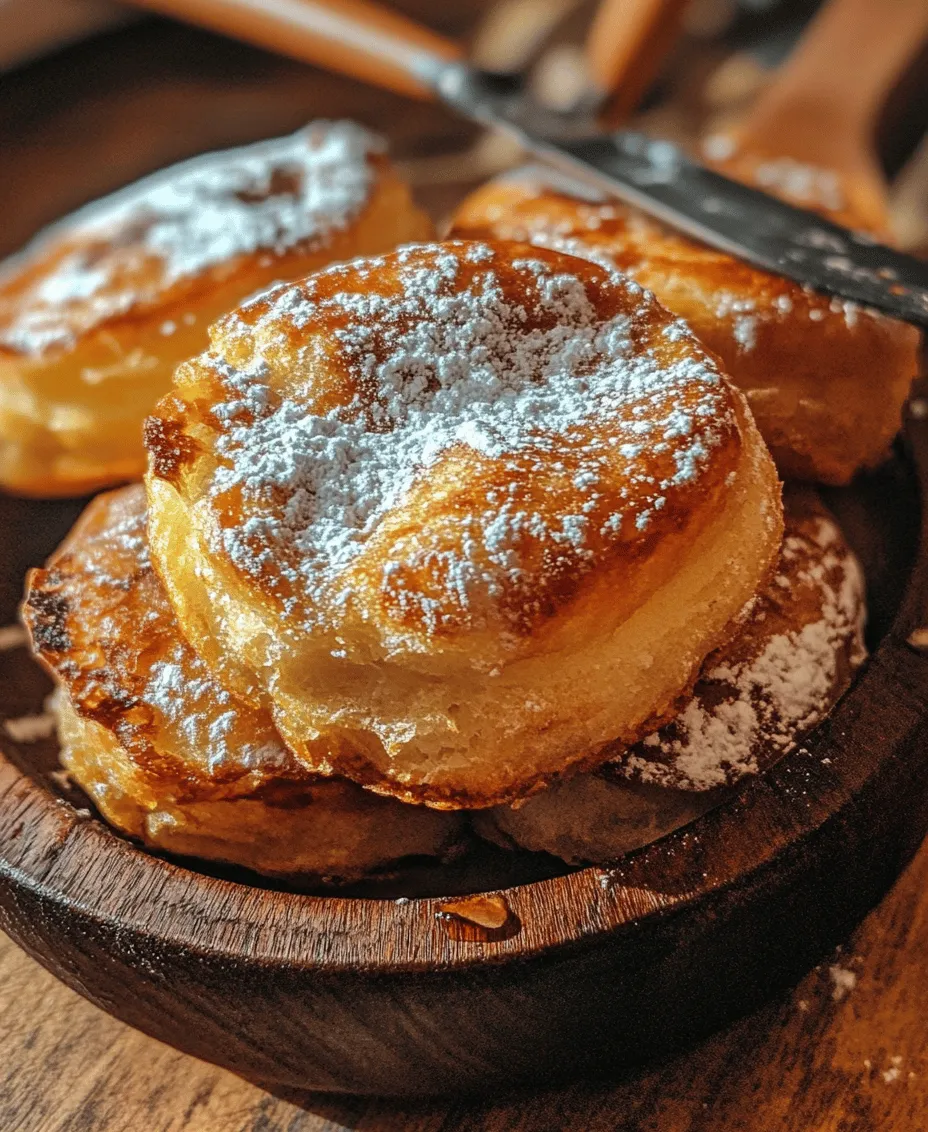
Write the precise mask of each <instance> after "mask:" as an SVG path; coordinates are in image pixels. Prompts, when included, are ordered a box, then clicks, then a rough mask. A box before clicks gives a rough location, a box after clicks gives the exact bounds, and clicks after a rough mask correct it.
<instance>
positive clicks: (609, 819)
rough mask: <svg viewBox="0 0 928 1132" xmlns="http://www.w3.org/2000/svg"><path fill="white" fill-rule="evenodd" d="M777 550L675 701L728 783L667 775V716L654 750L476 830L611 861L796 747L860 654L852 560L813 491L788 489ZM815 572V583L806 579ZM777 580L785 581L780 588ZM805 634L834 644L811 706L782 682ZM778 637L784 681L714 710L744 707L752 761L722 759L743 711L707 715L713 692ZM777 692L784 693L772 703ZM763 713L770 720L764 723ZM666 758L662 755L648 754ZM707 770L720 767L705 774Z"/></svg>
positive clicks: (799, 658) (727, 794) (787, 680)
mask: <svg viewBox="0 0 928 1132" xmlns="http://www.w3.org/2000/svg"><path fill="white" fill-rule="evenodd" d="M790 541H792V542H793V544H795V543H799V544H800V545H801V550H800V553H799V559H798V565H797V566H794V567H792V568H791V567H790V564H789V560H788V559H787V558H786V557H784V556H783V555H785V554H788V553H789V550H788V546H789V543H790ZM783 555H781V558H780V560H779V562H778V565H777V570H776V571H775V575H774V577H773V578H772V579H771V581H770V582H769V583H768V585H767V587H766V588H765V590H764V591H762V593H761V594H760V595H759V600H758V601H757V602H755V603H752V606H753V608H752V609H751V610H750V611H749V612H748V614H747V617H746V620H745V624H744V628H743V629H742V631H740V632H739V633H738V634H737V635H736V636H735V637H734V638H733V640H732V641H731V642H730V644H729V645H728V646H727V647H724V648H722V649H720V650H718V651H717V652H716V653H714V654H713V655H712V656H710V657H709V658H708V659H707V660H706V663H705V665H704V666H703V671H702V674H701V678H700V681H698V682H697V685H696V690H695V692H694V696H693V698H692V700H691V701H690V700H684V701H683V702H682V703H681V704H680V705H678V707H679V708H680V711H679V712H678V713H677V716H678V718H680V719H684V718H685V713H686V709H687V707H688V705H689V704H690V703H692V704H693V705H695V706H698V708H699V710H698V712H697V717H700V716H701V722H700V725H701V726H706V725H708V726H707V730H706V731H705V733H704V734H702V735H700V737H698V738H697V739H695V740H691V741H695V742H696V743H701V744H703V745H705V746H707V750H706V751H705V753H704V755H703V757H712V758H713V759H715V760H717V762H718V768H717V769H718V771H719V772H724V773H723V774H722V775H721V776H722V777H726V778H727V782H725V783H724V784H721V785H715V786H710V787H709V788H707V789H701V788H697V787H696V785H695V784H693V783H690V784H689V785H687V784H686V781H685V774H679V773H677V772H674V773H670V768H671V766H672V759H673V758H676V757H678V755H677V754H675V753H674V752H675V745H674V744H675V739H674V734H675V732H674V726H675V725H674V724H673V723H671V725H670V726H669V727H668V728H665V729H664V730H663V731H658V732H655V734H654V735H653V737H652V738H653V739H654V740H655V741H656V742H655V744H654V745H653V746H649V744H648V743H647V742H644V743H639V744H637V745H636V746H635V747H634V748H632V749H630V750H625V751H622V750H618V751H617V752H616V753H614V754H613V757H612V759H611V760H610V761H609V762H607V763H605V764H604V765H603V766H601V767H600V768H598V769H597V770H596V771H594V772H592V773H589V774H583V775H579V776H577V777H575V778H572V779H571V780H569V781H567V782H564V783H563V784H556V785H555V786H554V787H553V788H552V790H551V791H549V792H548V793H547V794H546V795H541V796H538V797H535V798H532V799H529V800H528V802H527V803H526V804H525V805H524V806H516V807H508V806H501V807H498V808H497V809H494V810H489V811H484V812H482V813H480V814H478V815H476V819H475V827H476V830H477V832H478V834H479V835H480V836H482V837H484V838H486V839H487V840H489V841H491V842H494V843H496V844H499V845H501V846H503V847H506V848H522V849H527V850H531V851H535V852H539V851H543V852H548V853H552V854H554V855H555V856H559V857H561V858H562V859H563V860H565V861H567V862H568V863H569V864H573V865H586V864H598V865H609V864H612V863H614V862H615V861H616V860H618V859H619V858H620V857H621V856H623V855H624V854H626V853H629V852H631V851H633V850H635V849H638V848H641V847H642V846H644V845H646V844H648V843H650V842H652V841H655V840H657V839H658V838H660V837H663V836H665V835H667V834H668V833H671V832H672V831H673V830H675V829H679V828H681V827H682V826H686V825H688V824H689V823H690V822H691V821H694V820H695V819H696V818H698V817H699V816H701V815H702V814H704V813H707V812H708V811H709V810H712V809H714V808H715V807H716V806H717V805H719V804H720V803H722V802H724V801H725V800H727V799H730V798H731V797H733V795H734V794H735V793H736V790H737V789H738V788H739V787H740V785H741V784H742V782H743V781H746V780H747V779H749V778H752V777H755V776H757V775H759V774H763V773H764V772H765V771H766V770H769V769H770V768H771V767H772V766H773V765H774V764H775V763H776V762H777V761H778V760H779V759H780V758H782V757H784V756H785V755H787V754H789V753H790V752H791V751H795V750H796V749H797V747H799V746H800V745H801V743H802V739H803V736H804V735H805V734H807V733H808V731H809V730H810V729H811V728H812V727H814V726H815V725H816V724H818V723H819V722H820V721H821V720H822V719H824V718H825V717H826V716H827V715H828V714H829V712H830V711H831V710H832V708H833V707H834V705H835V703H837V701H838V700H839V699H840V697H841V696H842V695H843V694H844V692H845V691H846V690H847V688H848V686H849V685H850V683H851V680H852V679H853V675H854V672H855V671H856V669H857V668H858V667H859V666H860V665H861V664H862V663H863V660H864V659H865V657H866V649H865V648H864V644H863V623H864V618H865V613H866V607H865V603H864V582H863V575H862V573H861V571H860V567H859V565H858V563H857V561H856V559H855V557H854V555H853V553H852V552H851V551H850V549H849V548H848V547H847V545H846V544H845V543H844V541H843V539H842V537H841V535H840V531H839V530H838V528H837V526H836V524H835V523H834V521H833V520H832V519H831V517H830V516H829V515H828V513H827V511H826V510H825V509H824V507H822V505H821V503H820V502H819V501H818V500H817V499H816V498H815V496H814V494H813V493H812V492H809V491H798V490H796V489H791V490H789V491H788V493H787V521H786V536H785V539H784V551H783ZM794 561H795V559H794ZM819 571H821V576H820V579H819V578H817V577H816V575H817V572H819ZM785 582H788V583H789V588H788V589H786V590H784V583H785ZM784 593H785V594H786V596H785V597H784V596H783V595H784ZM819 630H822V634H820V633H819ZM804 632H808V633H810V634H811V639H812V640H813V641H815V642H816V644H815V648H821V639H822V635H823V634H824V636H825V638H826V639H827V640H828V641H829V642H830V648H831V651H832V656H831V661H832V664H831V666H829V664H828V663H825V664H823V665H822V666H821V669H820V670H819V669H818V668H816V671H815V672H814V673H808V672H807V673H805V678H806V679H811V680H813V681H822V682H823V687H822V688H821V689H820V695H819V696H818V697H817V698H816V699H815V701H814V702H813V701H812V699H811V698H810V699H809V700H808V702H804V699H803V695H802V694H798V695H797V690H796V688H795V686H794V685H793V684H792V680H794V679H799V680H801V679H802V678H803V671H802V665H803V663H804V662H806V663H807V662H808V658H804V657H803V655H802V648H803V646H802V645H801V644H799V643H798V642H799V641H801V640H802V636H803V633H804ZM784 633H786V634H795V635H796V643H795V644H794V645H792V646H791V647H790V649H789V650H788V655H786V656H783V657H781V658H780V659H779V660H778V661H777V662H776V664H777V666H778V667H780V666H784V665H785V669H784V670H782V671H780V672H779V673H778V674H777V675H775V676H773V679H774V680H775V681H777V680H782V688H781V689H780V691H779V693H777V692H776V691H775V690H774V687H775V685H771V686H770V688H769V689H767V690H763V689H762V688H761V687H759V686H755V684H754V680H753V678H751V680H750V684H749V685H748V688H749V690H748V689H746V690H745V691H744V692H743V693H741V694H742V695H745V696H746V697H748V696H749V697H750V698H746V699H745V700H744V702H743V703H742V702H741V701H740V700H739V695H738V694H735V698H734V699H733V700H725V699H723V700H722V701H721V703H722V704H723V706H724V705H725V704H726V703H730V704H731V707H732V709H736V708H739V707H741V708H745V709H746V711H747V714H748V716H749V718H755V719H756V723H755V725H756V726H757V728H758V730H757V732H756V733H755V735H754V737H753V739H752V741H751V744H750V760H749V761H750V763H753V767H751V766H749V765H748V764H745V765H741V766H734V767H732V766H729V765H728V764H726V763H725V761H724V760H725V757H726V754H727V752H728V750H729V748H728V744H729V743H731V741H732V738H731V734H730V733H729V728H733V727H734V728H736V729H737V727H738V726H743V724H741V723H735V722H734V720H739V721H740V720H743V718H744V715H743V713H741V712H734V711H733V712H732V714H731V715H730V716H729V715H725V716H724V717H723V716H721V715H719V716H715V715H714V708H713V706H712V705H713V703H714V699H715V698H716V697H717V696H718V694H719V691H720V690H724V689H725V688H726V687H727V688H728V691H727V696H729V697H730V696H731V695H732V694H733V689H732V688H731V686H730V682H731V681H732V680H734V679H736V676H737V673H739V672H741V671H747V672H750V671H751V670H752V668H753V669H754V670H755V671H757V672H762V673H764V674H765V677H766V678H767V679H769V678H771V674H770V672H768V671H767V669H766V667H765V660H764V658H765V655H766V651H767V649H768V648H769V647H770V646H771V645H773V644H776V643H777V642H778V641H780V640H781V638H782V637H783V635H784ZM777 694H779V695H781V696H783V697H785V698H784V699H783V700H782V701H781V702H779V703H778V702H777ZM758 696H759V697H760V698H759V699H757V698H756V697H758ZM794 697H795V702H794V703H791V700H792V699H793V698H794ZM749 704H752V705H754V706H758V707H759V714H758V715H757V716H756V717H754V716H753V711H754V706H752V707H750V708H748V705H749ZM810 704H811V706H810ZM794 715H795V716H796V718H794ZM799 715H801V716H802V719H801V720H799V719H798V716H799ZM768 716H769V723H768V722H765V720H767V718H768ZM716 728H717V730H716ZM684 734H685V733H684ZM735 749H737V748H735ZM655 751H656V752H657V755H655V753H654V752H655ZM668 759H669V760H671V761H670V762H667V761H658V760H668ZM649 760H650V761H649ZM684 765H685V764H684ZM675 775H676V778H677V784H674V781H675ZM711 777H712V778H718V777H719V775H717V774H715V773H713V775H712V776H711ZM662 779H666V784H665V783H664V782H662V781H661V780H662Z"/></svg>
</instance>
